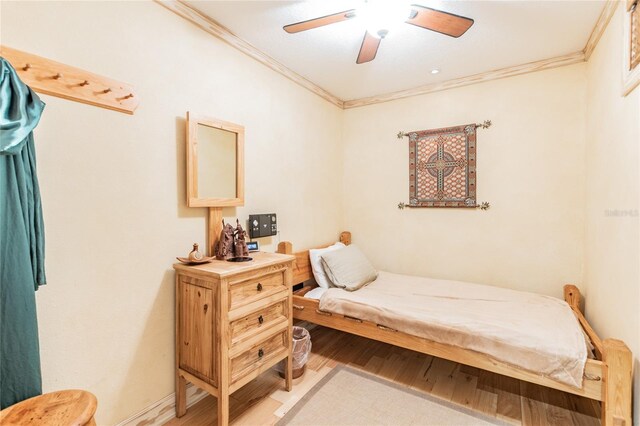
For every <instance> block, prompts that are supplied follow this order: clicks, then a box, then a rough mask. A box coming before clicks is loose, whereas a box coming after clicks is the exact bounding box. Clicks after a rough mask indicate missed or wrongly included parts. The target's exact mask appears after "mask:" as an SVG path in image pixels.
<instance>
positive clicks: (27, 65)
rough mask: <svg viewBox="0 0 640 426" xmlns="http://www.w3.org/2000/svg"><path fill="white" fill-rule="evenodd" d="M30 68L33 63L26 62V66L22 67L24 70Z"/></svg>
mask: <svg viewBox="0 0 640 426" xmlns="http://www.w3.org/2000/svg"><path fill="white" fill-rule="evenodd" d="M29 69H31V64H25V66H24V67H22V71H29Z"/></svg>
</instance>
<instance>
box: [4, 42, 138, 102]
mask: <svg viewBox="0 0 640 426" xmlns="http://www.w3.org/2000/svg"><path fill="white" fill-rule="evenodd" d="M0 56H2V57H3V58H5V59H6V60H7V61H9V63H10V64H11V65H13V67H14V68H15V69H16V71H17V72H18V75H19V76H20V78H21V79H22V81H24V83H25V84H26V85H27V86H29V87H31V88H32V89H33V90H35V91H36V92H38V93H43V94H45V95H51V96H57V97H59V98H63V99H68V100H71V101H76V102H81V103H84V104H89V105H94V106H97V107H101V108H106V109H110V110H113V111H119V112H124V113H125V114H133V112H134V111H135V110H136V108H137V107H138V103H139V102H140V100H139V98H138V95H137V94H136V93H135V92H134V90H133V87H132V86H131V85H129V84H127V83H122V82H120V81H116V80H112V79H110V78H108V77H103V76H101V75H98V74H93V73H91V72H89V71H84V70H82V69H80V68H75V67H72V66H69V65H65V64H62V63H60V62H55V61H52V60H50V59H47V58H43V57H41V56H36V55H32V54H31V53H27V52H22V51H20V50H17V49H12V48H10V47H7V46H0Z"/></svg>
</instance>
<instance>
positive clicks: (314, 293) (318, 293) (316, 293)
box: [304, 287, 329, 300]
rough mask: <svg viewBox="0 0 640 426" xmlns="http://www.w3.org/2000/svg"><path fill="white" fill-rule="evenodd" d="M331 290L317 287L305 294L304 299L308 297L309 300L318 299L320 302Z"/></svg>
mask: <svg viewBox="0 0 640 426" xmlns="http://www.w3.org/2000/svg"><path fill="white" fill-rule="evenodd" d="M327 290H329V289H328V288H324V287H316V288H314V289H313V290H310V291H308V292H306V293H305V294H304V297H306V298H307V299H316V300H320V298H321V297H322V295H323V294H324V293H325V292H326V291H327Z"/></svg>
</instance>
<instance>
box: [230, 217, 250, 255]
mask: <svg viewBox="0 0 640 426" xmlns="http://www.w3.org/2000/svg"><path fill="white" fill-rule="evenodd" d="M234 237H235V240H236V242H235V244H234V246H233V253H234V255H235V257H248V256H249V248H248V247H247V242H246V241H245V240H246V237H247V233H246V232H245V231H244V229H242V225H240V221H239V220H238V219H236V232H235V235H234Z"/></svg>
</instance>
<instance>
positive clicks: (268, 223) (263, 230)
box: [249, 213, 278, 238]
mask: <svg viewBox="0 0 640 426" xmlns="http://www.w3.org/2000/svg"><path fill="white" fill-rule="evenodd" d="M277 233H278V221H277V219H276V214H275V213H269V214H252V215H249V236H250V237H251V238H260V237H270V236H272V235H276V234H277Z"/></svg>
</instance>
